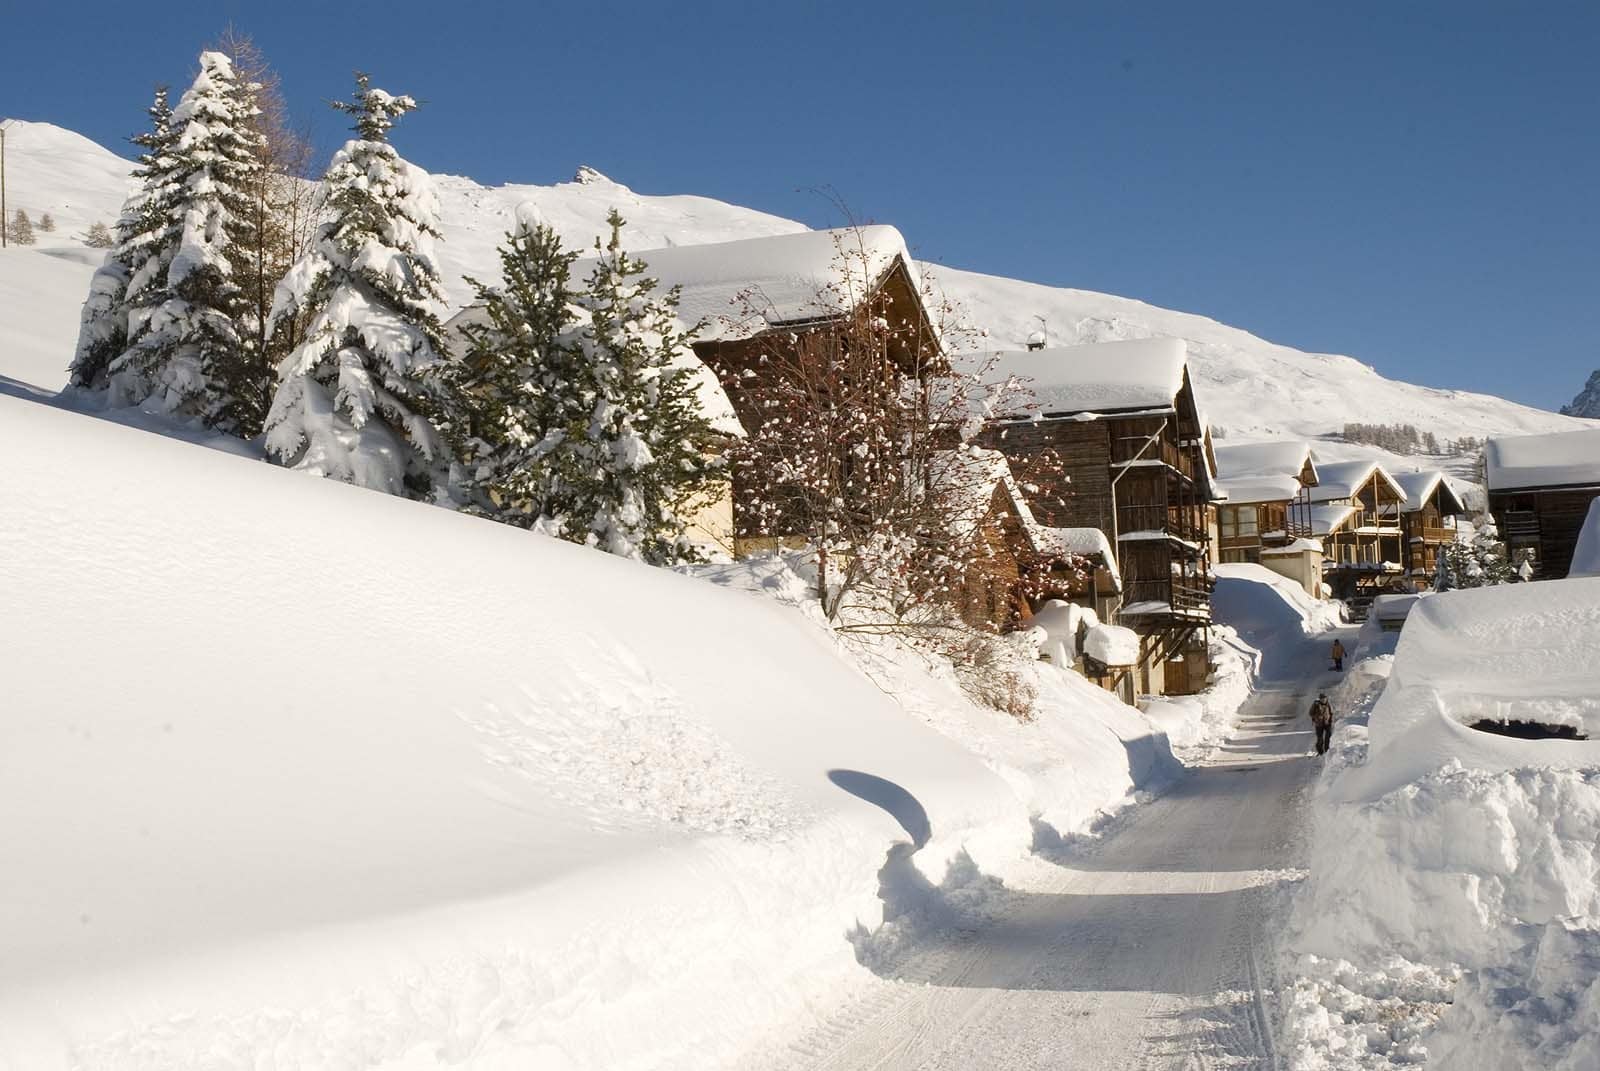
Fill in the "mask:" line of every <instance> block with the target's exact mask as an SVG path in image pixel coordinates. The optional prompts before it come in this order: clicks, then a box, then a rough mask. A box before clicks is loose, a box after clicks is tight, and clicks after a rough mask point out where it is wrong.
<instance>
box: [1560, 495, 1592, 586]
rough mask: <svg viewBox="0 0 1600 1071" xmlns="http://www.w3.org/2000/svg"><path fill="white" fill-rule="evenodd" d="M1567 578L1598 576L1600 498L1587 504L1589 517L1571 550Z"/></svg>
mask: <svg viewBox="0 0 1600 1071" xmlns="http://www.w3.org/2000/svg"><path fill="white" fill-rule="evenodd" d="M1567 576H1568V577H1569V578H1571V577H1579V576H1600V498H1597V499H1595V500H1594V501H1593V502H1591V503H1589V516H1588V517H1587V518H1586V519H1585V520H1584V522H1583V528H1582V529H1581V530H1580V531H1579V532H1578V545H1577V546H1575V547H1574V548H1573V549H1572V568H1570V569H1568V570H1567Z"/></svg>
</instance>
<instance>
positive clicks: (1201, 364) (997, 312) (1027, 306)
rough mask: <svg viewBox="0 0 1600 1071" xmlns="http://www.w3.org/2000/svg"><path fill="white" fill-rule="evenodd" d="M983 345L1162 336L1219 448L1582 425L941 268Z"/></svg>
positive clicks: (1146, 309) (1146, 314)
mask: <svg viewBox="0 0 1600 1071" xmlns="http://www.w3.org/2000/svg"><path fill="white" fill-rule="evenodd" d="M934 270H935V272H936V275H937V278H938V279H939V280H940V281H941V282H942V285H943V286H944V288H945V290H946V292H948V293H949V294H951V295H952V296H954V297H956V298H958V299H959V300H960V301H961V302H962V304H963V306H964V307H965V309H966V312H967V315H968V318H969V319H970V321H971V322H972V324H973V326H974V327H977V328H979V329H982V330H985V331H987V332H988V335H989V337H988V339H987V340H986V344H987V345H993V346H994V347H995V348H997V349H1017V348H1020V347H1022V346H1023V345H1024V344H1025V343H1026V341H1027V338H1028V336H1029V335H1030V334H1031V333H1032V332H1034V331H1037V330H1038V329H1039V322H1038V320H1037V319H1036V317H1038V316H1043V317H1044V318H1045V320H1046V322H1047V324H1048V330H1049V335H1050V343H1051V344H1052V345H1066V344H1071V343H1079V342H1107V341H1112V340H1116V339H1125V338H1145V337H1149V336H1151V335H1165V336H1170V337H1173V338H1181V339H1184V340H1186V341H1187V342H1188V344H1189V358H1190V362H1191V363H1190V368H1191V374H1192V375H1193V377H1194V383H1195V391H1196V394H1197V395H1198V397H1199V400H1200V404H1201V407H1202V408H1203V409H1204V410H1205V413H1206V415H1207V417H1209V418H1210V420H1211V422H1212V423H1213V425H1216V426H1218V427H1220V428H1221V429H1222V430H1223V434H1224V435H1225V436H1227V437H1228V438H1236V439H1260V438H1279V437H1285V436H1294V437H1300V438H1306V439H1317V438H1320V437H1322V436H1324V435H1327V434H1329V433H1334V432H1338V431H1339V430H1340V429H1342V428H1343V426H1344V424H1345V422H1346V421H1359V422H1364V423H1369V424H1373V423H1381V424H1395V423H1399V424H1414V425H1416V426H1417V428H1419V429H1420V430H1423V431H1430V430H1431V431H1433V432H1434V433H1435V434H1436V435H1438V437H1439V438H1440V439H1456V438H1461V437H1463V436H1469V435H1470V436H1476V437H1478V438H1482V437H1484V436H1486V435H1496V434H1520V433H1523V432H1539V431H1553V430H1562V429H1567V428H1574V427H1582V426H1585V425H1584V423H1583V422H1581V421H1576V420H1573V419H1571V418H1567V417H1562V416H1560V415H1558V414H1555V413H1550V412H1546V411H1545V410H1542V409H1533V408H1531V407H1529V406H1525V405H1519V404H1517V403H1516V402H1510V401H1506V400H1505V399H1503V398H1496V397H1493V396H1491V395H1487V394H1473V393H1471V392H1467V391H1456V390H1439V389H1436V388H1432V387H1421V386H1416V385H1414V384H1411V383H1402V382H1400V381H1398V380H1392V379H1387V378H1385V377H1384V376H1382V375H1380V374H1378V372H1377V371H1376V370H1375V369H1373V368H1372V367H1371V366H1369V365H1366V364H1362V363H1361V362H1360V361H1357V360H1355V359H1354V358H1351V357H1341V356H1336V355H1332V354H1320V353H1304V352H1302V351H1300V350H1296V349H1291V348H1290V347H1288V346H1280V345H1278V344H1276V343H1273V342H1268V341H1266V340H1265V339H1260V338H1257V337H1256V336H1254V335H1252V334H1250V333H1249V332H1247V331H1242V330H1240V329H1239V328H1236V327H1229V326H1227V325H1226V324H1220V323H1218V322H1216V321H1215V320H1211V319H1207V318H1206V317H1204V316H1197V315H1195V314H1193V313H1187V312H1174V311H1172V310H1169V309H1162V308H1157V307H1156V306H1154V305H1147V304H1145V303H1144V302H1142V301H1134V300H1132V299H1130V298H1122V297H1114V296H1112V295H1109V294H1097V293H1094V292H1092V291H1088V290H1071V289H1065V288H1058V287H1049V286H1040V285H1038V284H1035V283H1027V282H1021V281H1019V280H1016V279H1003V278H999V277H996V276H992V275H978V274H976V273H973V272H965V271H957V270H953V269H950V268H939V269H934Z"/></svg>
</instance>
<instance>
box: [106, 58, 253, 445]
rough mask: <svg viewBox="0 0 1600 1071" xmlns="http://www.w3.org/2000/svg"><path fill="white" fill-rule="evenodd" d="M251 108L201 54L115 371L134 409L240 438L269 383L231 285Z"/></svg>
mask: <svg viewBox="0 0 1600 1071" xmlns="http://www.w3.org/2000/svg"><path fill="white" fill-rule="evenodd" d="M255 110H256V108H255V100H254V87H253V86H252V85H251V84H250V83H247V82H243V81H241V80H240V79H239V78H238V77H237V76H236V75H235V74H234V70H233V61H232V60H230V59H229V58H228V57H227V56H225V55H223V54H222V53H221V52H202V53H201V54H200V73H199V74H197V75H196V76H195V80H194V83H193V84H192V85H191V86H190V87H189V89H188V90H187V91H186V92H185V93H184V95H183V98H182V99H181V100H180V101H179V102H178V106H177V107H176V108H174V109H173V112H172V140H171V143H170V145H169V147H168V149H167V154H166V156H167V158H168V159H169V160H170V165H169V166H168V167H167V168H166V169H165V170H166V174H165V180H166V181H165V183H164V185H163V186H162V187H161V188H160V189H158V190H157V191H156V195H155V198H154V204H153V205H152V208H153V209H155V210H156V211H158V212H162V213H164V214H165V217H166V220H167V221H168V224H169V226H168V229H167V230H166V231H165V232H163V233H162V234H161V235H159V236H158V237H157V239H156V243H155V245H154V246H153V247H152V251H151V256H150V259H149V260H148V261H147V262H146V263H145V265H144V266H143V267H142V268H141V269H140V271H139V272H137V273H136V274H135V275H134V277H133V278H132V279H130V282H129V286H128V292H129V295H130V298H131V304H132V309H131V312H130V315H129V318H128V350H127V352H126V353H124V354H123V356H122V357H120V358H118V359H117V360H116V361H115V362H114V364H113V366H112V374H113V380H114V381H117V380H122V379H125V378H129V377H131V380H132V382H131V383H130V385H129V386H128V388H127V389H126V390H124V391H123V392H122V393H123V394H124V396H125V397H126V398H127V399H128V400H129V401H130V402H132V403H136V404H149V405H153V406H154V407H155V408H157V409H159V410H161V411H164V412H167V413H171V414H174V415H176V416H183V417H198V418H199V419H200V420H202V421H203V422H204V423H205V424H206V425H207V426H208V427H213V428H216V429H218V430H221V431H225V432H229V433H231V434H236V435H241V436H244V437H251V436H254V435H256V434H257V433H258V432H259V431H260V429H261V424H262V418H263V416H264V414H263V413H262V401H263V399H264V397H265V391H264V390H263V388H262V385H261V384H262V381H263V380H264V379H265V378H266V377H267V376H269V375H270V372H269V370H268V369H267V368H266V367H265V366H264V365H262V364H259V363H257V362H254V361H252V360H251V359H250V354H249V352H248V351H247V349H246V347H245V346H244V343H243V340H242V338H241V335H240V329H239V317H240V316H241V315H242V314H243V313H244V312H245V311H246V305H245V301H244V295H243V292H242V290H241V288H240V286H239V284H238V282H237V281H236V280H235V279H234V265H235V264H239V263H242V258H243V250H244V249H245V248H246V247H247V246H248V245H249V244H250V241H251V237H250V228H251V226H252V222H251V214H250V201H249V194H248V190H249V188H250V186H251V184H252V183H253V182H254V180H255V175H256V172H257V171H258V170H259V169H260V166H261V165H260V162H259V160H258V158H257V153H258V141H259V138H260V134H259V133H258V132H257V131H256V130H255V128H254V125H253V123H252V119H253V118H254V115H255ZM158 273H159V274H158ZM141 279H148V280H150V283H149V286H148V287H147V288H143V287H141V286H140V285H139V283H140V280H141ZM114 389H115V388H114ZM140 393H143V394H144V396H143V397H139V394H140Z"/></svg>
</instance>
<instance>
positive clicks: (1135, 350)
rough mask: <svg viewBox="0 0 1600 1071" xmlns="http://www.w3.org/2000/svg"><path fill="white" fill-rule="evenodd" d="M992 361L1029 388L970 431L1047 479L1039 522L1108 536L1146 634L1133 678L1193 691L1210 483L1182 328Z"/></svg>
mask: <svg viewBox="0 0 1600 1071" xmlns="http://www.w3.org/2000/svg"><path fill="white" fill-rule="evenodd" d="M993 356H995V355H992V354H975V355H970V357H967V358H960V359H959V360H961V361H964V362H970V363H972V364H973V365H981V364H983V363H985V362H986V361H987V360H988V359H989V358H991V357H993ZM995 372H996V374H997V375H1003V376H1016V377H1019V378H1021V379H1023V380H1026V381H1030V386H1031V387H1032V390H1033V395H1034V400H1033V404H1032V406H1031V407H1028V408H1022V407H1019V409H1018V411H1017V412H1014V413H1010V414H1004V415H1002V416H1001V417H1000V418H998V419H996V420H994V421H992V422H991V423H990V424H989V426H988V427H986V428H985V429H984V431H983V433H982V436H981V437H980V440H979V441H980V442H981V443H982V444H983V445H984V446H988V447H992V448H994V449H997V450H1000V451H1001V452H1002V453H1004V454H1005V455H1006V457H1007V458H1008V459H1009V460H1010V462H1011V467H1012V469H1013V471H1015V472H1016V474H1017V477H1018V479H1019V480H1020V481H1021V482H1022V483H1023V484H1024V485H1039V486H1042V487H1047V488H1048V489H1049V490H1050V492H1051V494H1050V495H1049V496H1043V495H1040V496H1035V497H1034V498H1033V499H1031V500H1030V503H1029V504H1030V505H1031V506H1032V508H1033V511H1034V514H1035V515H1036V517H1037V519H1038V521H1039V522H1040V523H1041V524H1043V525H1046V526H1049V527H1053V528H1075V529H1084V528H1093V529H1098V530H1099V531H1101V532H1103V533H1104V534H1105V535H1106V536H1107V537H1108V542H1109V544H1110V545H1111V546H1112V547H1113V548H1115V555H1116V559H1117V564H1118V567H1119V570H1120V575H1121V581H1122V583H1121V588H1122V593H1121V600H1120V605H1119V606H1118V607H1117V609H1116V620H1117V621H1118V622H1119V623H1121V624H1123V625H1126V626H1128V627H1131V628H1132V629H1133V630H1134V631H1136V632H1137V633H1138V634H1139V636H1140V638H1141V640H1140V642H1141V652H1140V653H1141V662H1140V664H1139V667H1138V688H1139V690H1140V691H1142V692H1145V693H1163V692H1167V693H1171V692H1178V693H1182V692H1190V691H1197V690H1198V689H1199V688H1201V687H1203V686H1204V682H1205V678H1206V675H1207V673H1208V672H1209V665H1208V656H1207V630H1208V629H1209V627H1210V624H1211V586H1212V580H1211V570H1210V565H1209V558H1208V554H1209V544H1210V530H1209V529H1210V525H1209V521H1210V511H1211V508H1212V506H1213V505H1214V504H1215V503H1216V501H1217V499H1218V497H1219V492H1218V490H1217V487H1216V483H1215V476H1214V473H1215V466H1214V463H1213V460H1212V459H1211V458H1210V457H1209V456H1208V455H1207V452H1206V443H1207V439H1206V428H1205V426H1204V422H1203V421H1202V419H1201V417H1200V412H1199V409H1198V407H1197V406H1196V404H1195V397H1194V390H1193V387H1192V385H1191V383H1190V380H1189V372H1188V365H1187V352H1186V349H1185V347H1184V344H1183V342H1182V341H1181V340H1178V339H1141V340H1136V341H1126V342H1108V343H1101V344H1098V345H1089V346H1072V347H1058V348H1053V349H1051V348H1046V349H1040V350H1017V351H1009V352H1005V353H1001V354H999V355H998V363H997V367H996V369H995ZM1063 479H1064V482H1063Z"/></svg>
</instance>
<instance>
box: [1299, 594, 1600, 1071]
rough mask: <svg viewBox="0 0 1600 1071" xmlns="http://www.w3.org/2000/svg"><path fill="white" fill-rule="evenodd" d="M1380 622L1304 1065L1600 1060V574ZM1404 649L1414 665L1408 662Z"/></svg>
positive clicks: (1346, 788) (1342, 759)
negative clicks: (1507, 729)
mask: <svg viewBox="0 0 1600 1071" xmlns="http://www.w3.org/2000/svg"><path fill="white" fill-rule="evenodd" d="M1392 636H1393V634H1387V635H1385V634H1382V633H1379V632H1377V631H1376V630H1373V629H1370V628H1369V630H1368V631H1366V632H1365V633H1364V636H1363V640H1364V642H1363V644H1362V647H1361V648H1360V649H1358V650H1356V651H1355V652H1354V655H1353V662H1354V664H1353V668H1352V671H1351V678H1352V680H1351V682H1350V683H1349V684H1348V685H1347V686H1346V687H1345V688H1343V689H1341V690H1340V691H1338V692H1336V693H1335V695H1334V698H1335V701H1336V702H1337V703H1338V704H1339V705H1340V706H1341V707H1343V708H1344V709H1345V710H1346V711H1347V712H1348V714H1349V719H1348V721H1347V723H1346V724H1345V725H1343V726H1341V727H1340V729H1339V731H1338V734H1337V736H1336V739H1335V750H1334V752H1333V754H1332V755H1331V757H1330V762H1329V766H1328V770H1327V771H1326V773H1325V775H1324V777H1323V778H1322V781H1321V783H1320V784H1319V786H1318V790H1317V798H1316V804H1315V806H1314V808H1313V812H1314V816H1315V832H1314V836H1313V840H1312V850H1311V856H1310V860H1311V865H1310V874H1311V877H1310V879H1309V881H1308V882H1307V885H1306V888H1305V889H1304V890H1303V892H1302V894H1301V896H1300V897H1299V899H1298V902H1297V904H1296V910H1295V917H1294V921H1293V925H1292V933H1291V937H1290V942H1289V943H1290V945H1291V947H1292V948H1293V949H1294V951H1295V953H1296V954H1297V958H1296V960H1295V963H1294V967H1293V969H1294V970H1295V971H1297V972H1298V973H1299V974H1300V975H1301V980H1300V983H1299V986H1298V987H1297V989H1296V992H1295V998H1294V1004H1293V1008H1292V1010H1291V1014H1290V1016H1289V1023H1288V1027H1289V1030H1288V1033H1289V1038H1290V1040H1291V1042H1292V1045H1293V1049H1294V1052H1295V1053H1296V1056H1297V1059H1298V1061H1299V1062H1298V1063H1297V1064H1296V1066H1300V1067H1305V1068H1352V1067H1390V1066H1396V1065H1409V1064H1415V1063H1420V1062H1423V1061H1424V1059H1425V1060H1426V1061H1427V1065H1428V1066H1429V1067H1438V1068H1450V1069H1452V1071H1455V1069H1460V1071H1523V1069H1526V1071H1533V1069H1536V1068H1541V1069H1543V1068H1560V1069H1574V1071H1575V1069H1578V1068H1592V1067H1595V1066H1600V986H1597V981H1600V882H1597V881H1596V876H1597V874H1600V743H1596V742H1595V741H1594V740H1592V739H1582V740H1567V739H1513V738H1509V737H1506V736H1502V735H1497V734H1492V733H1489V732H1485V731H1483V730H1481V729H1477V728H1473V727H1472V726H1473V725H1474V724H1481V723H1485V722H1488V723H1507V722H1522V723H1535V724H1538V725H1541V726H1545V727H1549V728H1553V729H1560V728H1562V727H1567V728H1570V729H1574V730H1577V731H1579V732H1581V733H1583V734H1584V735H1589V736H1592V734H1593V733H1594V731H1595V727H1596V721H1595V718H1596V715H1597V712H1600V688H1597V687H1596V683H1595V681H1596V677H1595V671H1594V667H1595V665H1596V663H1597V659H1600V580H1563V581H1550V582H1546V583H1539V584H1527V585H1512V586H1506V587H1496V588H1480V589H1474V590H1468V591H1452V592H1447V593H1445V594H1441V595H1434V596H1429V597H1425V598H1423V599H1422V600H1420V601H1419V602H1418V603H1417V605H1416V606H1415V608H1414V609H1413V610H1412V611H1411V614H1410V616H1409V618H1408V619H1407V623H1406V626H1405V629H1404V631H1403V632H1402V633H1401V634H1400V640H1399V644H1398V646H1397V647H1391V646H1390V645H1389V644H1388V643H1385V642H1384V641H1386V640H1390V639H1391V638H1392ZM1387 650H1393V652H1394V653H1393V654H1392V655H1391V654H1388V653H1386V651H1387Z"/></svg>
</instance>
